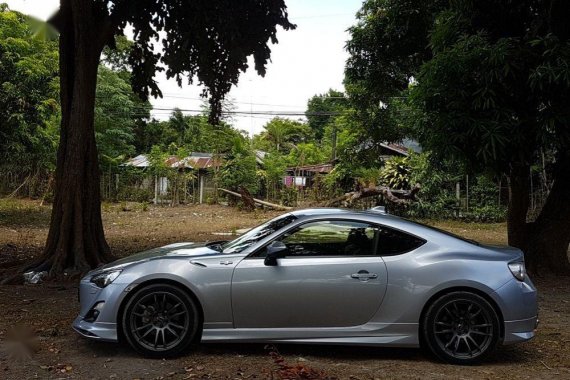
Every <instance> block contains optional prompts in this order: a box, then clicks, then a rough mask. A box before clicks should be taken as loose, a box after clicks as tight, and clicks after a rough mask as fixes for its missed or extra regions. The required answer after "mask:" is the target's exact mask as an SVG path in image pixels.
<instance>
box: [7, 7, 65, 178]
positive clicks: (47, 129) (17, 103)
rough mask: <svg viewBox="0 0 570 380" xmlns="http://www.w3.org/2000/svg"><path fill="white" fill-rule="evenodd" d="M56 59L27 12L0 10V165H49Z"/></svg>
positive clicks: (55, 113) (35, 167) (23, 167)
mask: <svg viewBox="0 0 570 380" xmlns="http://www.w3.org/2000/svg"><path fill="white" fill-rule="evenodd" d="M57 63H58V53H57V46H56V45H55V44H54V43H52V42H45V41H41V40H39V39H36V38H34V35H33V32H32V31H31V29H30V28H29V26H28V24H27V22H26V17H25V16H23V15H21V14H20V13H17V12H13V11H9V10H8V9H7V7H2V9H0V166H1V168H0V169H2V170H11V169H16V170H18V171H20V172H35V171H37V170H49V169H51V168H53V165H54V164H55V163H54V155H53V152H54V151H55V148H56V145H57V137H56V136H57V132H58V130H57V123H58V120H59V119H58V111H59V104H58V101H57V99H58V81H57V80H58V77H57V73H58V69H57Z"/></svg>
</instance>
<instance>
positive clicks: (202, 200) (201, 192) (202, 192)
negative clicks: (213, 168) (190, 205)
mask: <svg viewBox="0 0 570 380" xmlns="http://www.w3.org/2000/svg"><path fill="white" fill-rule="evenodd" d="M198 178H199V179H200V204H202V203H203V202H204V174H203V173H200V172H199V171H198Z"/></svg>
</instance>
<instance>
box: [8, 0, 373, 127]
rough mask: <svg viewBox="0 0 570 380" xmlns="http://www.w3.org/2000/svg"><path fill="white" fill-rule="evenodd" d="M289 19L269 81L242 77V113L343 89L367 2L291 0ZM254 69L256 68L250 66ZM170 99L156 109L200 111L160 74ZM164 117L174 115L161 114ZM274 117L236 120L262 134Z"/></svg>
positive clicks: (191, 96)
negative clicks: (350, 44) (351, 35)
mask: <svg viewBox="0 0 570 380" xmlns="http://www.w3.org/2000/svg"><path fill="white" fill-rule="evenodd" d="M0 1H2V2H6V3H8V5H9V6H10V8H11V9H13V10H18V11H20V12H22V13H26V14H31V15H33V16H35V17H38V18H41V19H47V18H48V17H49V16H50V15H51V14H52V13H53V12H54V11H55V10H56V9H57V7H58V6H59V0H0ZM286 4H287V6H288V11H289V20H290V21H291V22H293V23H294V24H297V29H296V30H293V31H288V32H285V31H283V30H279V31H278V33H277V38H278V39H279V44H277V45H272V46H271V50H272V54H271V61H272V62H271V63H270V64H269V65H268V68H267V74H266V76H265V78H262V77H260V76H258V75H257V74H256V73H255V71H254V70H253V68H251V69H250V70H248V72H246V73H245V74H242V75H241V77H240V80H239V84H238V86H237V87H234V88H232V90H231V92H230V94H229V97H230V98H231V99H232V100H233V101H234V102H235V106H236V107H237V110H239V111H245V112H249V111H254V112H255V111H276V112H284V111H288V112H300V113H302V112H304V111H305V108H306V104H307V100H308V99H309V98H310V97H311V96H313V95H315V94H320V93H324V92H326V91H328V89H329V88H333V89H337V90H342V89H343V86H342V80H343V75H344V74H343V71H344V64H345V61H346V59H347V57H348V55H347V53H346V52H345V51H344V45H345V43H346V41H347V39H348V34H347V33H346V29H347V28H348V27H349V26H351V25H353V24H354V22H355V17H354V16H355V14H356V11H357V10H358V9H359V8H360V6H361V4H362V0H286ZM250 66H251V67H253V65H250ZM158 82H159V85H160V88H161V90H162V92H163V95H164V98H162V99H152V100H151V102H152V104H153V105H154V106H155V107H156V108H162V109H172V108H174V107H178V108H181V109H188V110H194V109H200V106H201V104H202V100H200V99H199V94H200V93H201V90H200V88H199V87H198V86H188V85H184V86H183V88H179V87H178V85H177V84H176V82H175V81H174V80H166V78H165V77H163V76H162V75H159V76H158ZM153 114H154V116H155V117H156V118H159V119H165V118H167V117H168V114H169V111H162V110H155V111H154V113H153ZM271 118H272V116H261V115H254V116H234V118H233V124H234V125H235V127H236V128H238V129H244V130H247V131H249V132H250V133H258V132H259V131H260V130H261V129H262V127H263V125H264V124H265V123H266V122H267V121H268V120H269V119H271Z"/></svg>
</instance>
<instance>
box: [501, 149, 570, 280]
mask: <svg viewBox="0 0 570 380" xmlns="http://www.w3.org/2000/svg"><path fill="white" fill-rule="evenodd" d="M529 171H530V170H529V167H528V166H524V165H521V166H517V167H513V168H512V169H511V173H510V175H509V208H508V213H507V219H508V227H507V230H508V238H509V245H511V246H513V247H517V248H520V249H522V250H523V252H524V253H525V260H526V262H527V266H528V268H529V269H530V270H531V271H533V272H537V271H538V269H539V267H544V268H547V269H548V270H549V271H551V272H554V273H558V274H570V262H569V261H568V245H569V244H570V197H568V191H569V189H570V153H566V152H563V153H562V154H560V155H559V157H558V160H557V163H556V168H555V172H554V185H553V186H552V189H551V191H550V194H549V195H548V198H547V200H546V203H545V204H544V207H543V208H542V211H541V212H540V215H539V216H538V218H537V219H536V221H534V222H529V223H527V221H526V218H527V211H528V207H529V188H530V187H529V186H530V183H529Z"/></svg>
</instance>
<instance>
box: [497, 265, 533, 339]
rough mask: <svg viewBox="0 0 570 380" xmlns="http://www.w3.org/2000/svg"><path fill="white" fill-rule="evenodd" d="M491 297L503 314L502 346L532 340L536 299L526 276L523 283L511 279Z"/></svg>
mask: <svg viewBox="0 0 570 380" xmlns="http://www.w3.org/2000/svg"><path fill="white" fill-rule="evenodd" d="M491 297H492V298H493V299H494V300H495V301H496V302H497V304H498V305H499V307H500V309H501V312H502V314H503V320H504V330H503V332H504V334H503V335H504V337H503V344H505V345H506V344H513V343H518V342H524V341H527V340H530V339H532V338H534V336H535V334H536V328H537V326H538V300H537V298H538V297H537V292H536V288H535V287H534V285H533V283H532V282H531V281H530V279H529V278H528V276H527V278H526V279H525V281H518V280H516V279H514V278H513V279H512V280H510V281H509V282H507V283H506V284H504V285H503V286H501V287H500V288H499V289H497V290H496V291H495V292H494V293H492V294H491Z"/></svg>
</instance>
